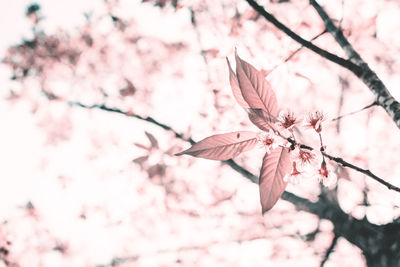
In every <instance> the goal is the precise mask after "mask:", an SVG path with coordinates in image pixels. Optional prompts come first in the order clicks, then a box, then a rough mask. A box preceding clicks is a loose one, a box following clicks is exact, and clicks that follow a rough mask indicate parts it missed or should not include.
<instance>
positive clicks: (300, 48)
mask: <svg viewBox="0 0 400 267" xmlns="http://www.w3.org/2000/svg"><path fill="white" fill-rule="evenodd" d="M325 33H327V31H326V30H324V31H323V32H321V33H319V34H317V35H316V36H314V37H313V38H311V40H310V42H312V41H314V40H316V39H318V38H319V37H320V36H322V35H324V34H325ZM303 48H304V45H302V46H300V47H299V48H297V49H296V50H294V51H293V52H292V53H290V55H289V56H288V57H286V58H285V59H284V60H283V61H282V62H281V63H279V64H276V65H275V66H274V67H273V68H272V69H271V70H270V71H269V72H268V75H269V74H270V73H271V72H273V71H274V70H275V69H277V68H278V67H279V66H280V65H281V64H282V63H286V62H288V61H289V60H291V59H292V58H293V57H294V56H295V55H296V54H297V53H298V52H300V51H301V50H302V49H303Z"/></svg>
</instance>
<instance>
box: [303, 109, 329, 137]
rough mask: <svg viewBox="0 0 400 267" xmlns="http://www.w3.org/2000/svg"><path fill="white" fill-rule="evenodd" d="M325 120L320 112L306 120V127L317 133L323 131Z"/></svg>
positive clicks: (314, 113)
mask: <svg viewBox="0 0 400 267" xmlns="http://www.w3.org/2000/svg"><path fill="white" fill-rule="evenodd" d="M324 120H325V116H324V114H323V113H322V112H320V111H315V112H313V113H310V114H309V115H308V117H307V119H306V124H305V126H306V127H309V128H313V129H314V130H315V131H316V132H317V133H320V132H321V131H322V122H323V121H324Z"/></svg>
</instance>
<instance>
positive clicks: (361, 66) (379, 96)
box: [246, 0, 400, 128]
mask: <svg viewBox="0 0 400 267" xmlns="http://www.w3.org/2000/svg"><path fill="white" fill-rule="evenodd" d="M246 1H247V3H248V4H249V5H250V6H251V7H252V8H253V9H254V10H256V11H257V12H258V13H259V14H260V15H262V16H263V17H264V18H265V19H266V20H268V21H269V22H271V23H272V24H273V25H275V26H276V27H277V28H278V29H279V30H281V31H283V32H284V33H285V34H286V35H288V36H289V37H290V38H292V39H293V40H295V41H296V42H298V43H300V44H301V45H303V46H305V47H307V48H308V49H310V50H312V51H313V52H315V53H316V54H318V55H320V56H322V57H324V58H326V59H328V60H329V61H331V62H334V63H336V64H338V65H340V66H342V67H344V68H346V69H348V70H350V71H351V72H352V73H354V75H356V76H357V77H358V78H359V79H360V80H362V81H363V83H364V84H365V85H366V86H367V87H368V88H369V89H370V90H371V91H372V92H373V93H374V94H375V97H376V100H377V102H378V104H379V105H380V106H381V107H383V108H384V109H385V111H386V113H387V114H388V115H389V116H390V117H391V118H392V120H393V121H394V123H396V125H397V127H399V128H400V103H399V102H398V101H397V100H396V99H395V98H394V97H393V96H392V95H391V94H390V92H389V91H388V89H387V88H386V86H385V85H384V83H383V82H382V81H381V80H380V79H379V77H378V75H377V74H376V73H375V72H374V71H373V70H371V68H370V67H369V66H368V64H367V63H366V62H365V61H364V60H363V59H362V58H361V56H360V55H359V54H358V53H357V52H356V51H355V49H354V48H353V47H352V46H351V44H350V43H349V42H348V41H347V39H346V37H344V35H343V32H342V31H341V30H340V29H338V28H337V27H336V26H335V25H334V24H333V21H332V19H331V18H330V17H329V16H328V15H327V13H326V12H325V11H324V10H323V9H322V7H321V6H320V5H319V4H318V3H317V2H316V1H315V0H310V4H311V5H312V6H313V7H314V8H315V9H316V11H317V12H318V14H319V16H320V17H321V18H322V20H323V21H324V23H325V28H326V30H327V31H328V32H330V33H331V34H332V36H333V37H334V38H335V40H336V42H337V43H338V44H339V45H340V46H341V47H342V48H343V50H344V51H345V53H346V55H347V56H348V57H349V59H344V58H341V57H338V56H337V55H334V54H332V53H330V52H328V51H326V50H324V49H321V48H320V47H318V46H316V45H314V44H312V43H311V42H308V41H306V40H305V39H303V38H302V37H300V36H299V35H297V34H296V33H294V32H293V31H292V30H290V29H289V28H288V27H286V26H285V25H284V24H282V23H281V22H280V21H278V20H277V19H276V18H275V17H274V16H272V15H271V14H270V13H268V12H267V11H266V10H265V9H264V8H263V7H262V6H260V5H259V4H257V2H256V1H254V0H246Z"/></svg>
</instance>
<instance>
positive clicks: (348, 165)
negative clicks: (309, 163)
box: [287, 138, 400, 192]
mask: <svg viewBox="0 0 400 267" xmlns="http://www.w3.org/2000/svg"><path fill="white" fill-rule="evenodd" d="M287 140H288V141H289V142H290V143H291V144H292V146H294V145H296V144H297V145H299V146H300V148H303V149H308V150H315V149H314V148H312V147H310V146H308V145H304V144H299V143H296V141H294V140H293V139H291V138H288V139H287ZM321 154H322V155H323V156H325V157H327V158H328V159H330V160H333V161H335V162H336V163H338V164H340V165H342V166H343V167H348V168H350V169H353V170H355V171H358V172H360V173H362V174H365V175H367V176H369V177H371V178H372V179H374V180H375V181H377V182H379V183H381V184H383V185H384V186H386V187H387V188H388V189H389V190H394V191H397V192H400V188H399V187H397V186H395V185H392V184H391V183H389V182H386V181H385V180H383V179H382V178H380V177H378V176H376V175H375V174H374V173H372V172H371V171H370V170H368V169H363V168H360V167H358V166H356V165H354V164H351V163H349V162H347V161H345V160H344V159H342V158H339V157H334V156H331V155H329V154H327V153H326V152H325V151H323V150H321Z"/></svg>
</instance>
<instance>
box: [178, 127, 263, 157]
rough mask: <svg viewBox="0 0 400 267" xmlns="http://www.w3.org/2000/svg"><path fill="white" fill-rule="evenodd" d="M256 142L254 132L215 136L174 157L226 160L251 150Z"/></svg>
mask: <svg viewBox="0 0 400 267" xmlns="http://www.w3.org/2000/svg"><path fill="white" fill-rule="evenodd" d="M257 142H258V141H257V133H254V132H247V131H239V132H232V133H225V134H217V135H213V136H210V137H207V138H205V139H203V140H201V141H200V142H198V143H196V144H194V145H193V146H192V147H191V148H189V149H187V150H185V151H182V152H180V153H178V154H176V156H180V155H184V154H188V155H191V156H194V157H199V158H205V159H214V160H228V159H230V158H234V157H236V156H237V155H239V154H240V153H242V152H245V151H248V150H250V149H252V148H253V147H254V146H255V145H256V144H257Z"/></svg>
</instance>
